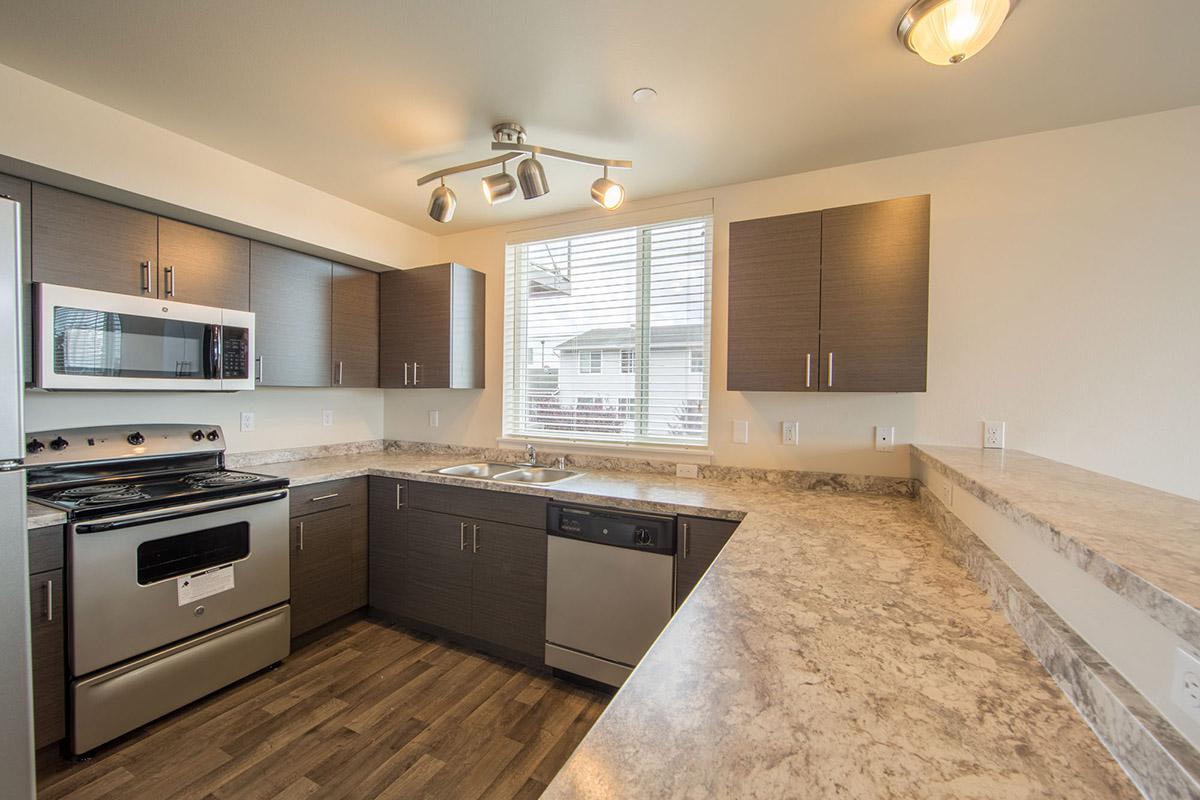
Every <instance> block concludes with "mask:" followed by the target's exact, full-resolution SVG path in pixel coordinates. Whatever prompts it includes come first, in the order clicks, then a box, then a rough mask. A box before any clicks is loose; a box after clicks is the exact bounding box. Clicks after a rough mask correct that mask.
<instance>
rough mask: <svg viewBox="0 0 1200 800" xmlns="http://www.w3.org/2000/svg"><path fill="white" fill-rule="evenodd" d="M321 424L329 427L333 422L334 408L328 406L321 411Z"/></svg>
mask: <svg viewBox="0 0 1200 800" xmlns="http://www.w3.org/2000/svg"><path fill="white" fill-rule="evenodd" d="M321 424H322V425H324V426H325V427H327V428H328V427H329V426H330V425H332V424H333V409H329V408H327V409H325V410H324V411H322V412H321Z"/></svg>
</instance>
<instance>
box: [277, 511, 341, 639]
mask: <svg viewBox="0 0 1200 800" xmlns="http://www.w3.org/2000/svg"><path fill="white" fill-rule="evenodd" d="M291 524H292V557H291V579H292V636H299V635H300V634H302V633H306V632H308V631H310V630H312V629H313V628H316V627H318V626H321V625H324V624H325V623H326V622H332V621H333V620H335V619H337V618H338V617H340V616H342V615H343V614H348V613H349V612H351V611H353V610H354V608H355V605H354V589H353V571H354V569H353V557H352V545H351V542H350V541H349V539H350V537H351V532H352V530H353V526H354V512H353V509H352V508H351V507H350V506H343V507H342V508H331V509H330V510H328V511H321V512H318V513H316V514H308V515H306V516H303V517H295V518H294V519H292V521H291Z"/></svg>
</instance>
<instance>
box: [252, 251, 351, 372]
mask: <svg viewBox="0 0 1200 800" xmlns="http://www.w3.org/2000/svg"><path fill="white" fill-rule="evenodd" d="M330 278H331V267H330V264H329V262H328V261H325V260H323V259H320V258H314V257H313V256H308V255H304V254H303V253H297V252H295V251H293V250H285V249H284V248H282V247H275V246H274V245H270V244H263V243H262V242H251V243H250V310H251V311H253V312H254V313H255V315H256V316H255V321H254V334H255V340H256V341H255V348H256V350H257V351H258V356H257V358H258V365H257V369H258V372H257V374H258V378H259V383H261V384H262V385H263V386H330V385H331V383H332V382H331V380H330V374H329V373H330V368H329V365H330V362H331V353H330V336H331V331H330V323H331V319H330V317H331V308H330V306H331V290H330Z"/></svg>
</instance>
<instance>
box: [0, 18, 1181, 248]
mask: <svg viewBox="0 0 1200 800" xmlns="http://www.w3.org/2000/svg"><path fill="white" fill-rule="evenodd" d="M904 9H905V2H904V0H762V1H761V2H743V3H738V2H714V1H713V0H691V1H690V2H683V1H682V0H641V1H640V2H636V1H634V0H605V2H595V1H594V0H593V1H591V2H589V1H588V0H558V1H557V2H530V1H529V0H510V1H509V2H503V3H501V2H484V1H482V0H477V1H476V2H470V1H469V0H443V2H427V1H424V0H422V2H411V1H410V2H404V1H403V0H377V1H372V0H343V1H342V2H328V0H195V1H194V2H163V0H88V2H79V0H38V1H37V2H32V1H31V0H22V1H18V0H0V19H2V20H3V23H2V24H0V62H3V63H6V64H8V65H10V66H12V67H14V68H16V69H19V70H22V71H24V72H27V73H30V74H32V75H35V76H37V77H39V78H42V79H44V80H47V81H50V82H52V83H55V84H57V85H59V86H62V87H65V88H67V89H70V90H72V91H75V92H78V93H79V94H82V95H85V96H87V97H90V98H92V99H94V100H97V101H99V102H102V103H105V104H107V105H110V106H113V107H115V108H118V109H121V110H123V111H125V112H128V113H130V114H133V115H134V116H137V117H140V118H142V119H145V120H147V121H149V122H152V123H155V124H157V125H160V126H162V127H165V128H168V129H170V130H173V131H176V132H178V133H181V134H183V135H185V136H189V137H191V138H194V139H197V140H199V141H201V142H204V143H206V144H208V145H211V146H213V147H216V148H218V149H220V150H223V151H226V152H228V153H232V154H234V155H237V156H240V157H242V158H244V159H246V160H248V161H251V162H254V163H256V164H259V165H262V166H264V167H267V168H269V169H272V170H275V171H277V172H280V173H282V174H284V175H288V176H290V177H292V178H295V179H297V180H299V181H302V182H304V183H306V184H309V185H311V186H314V187H317V188H319V189H323V190H325V191H327V192H330V193H332V194H335V195H338V196H340V197H343V198H345V199H347V200H350V201H353V202H355V203H358V204H360V205H363V206H366V207H368V208H372V209H375V210H377V211H380V212H382V213H384V214H387V215H389V216H392V217H395V218H397V219H400V220H403V221H405V222H408V223H411V224H414V225H418V226H420V227H422V228H425V229H426V230H430V231H434V232H437V233H447V232H451V231H456V230H466V229H468V228H472V227H478V226H482V225H488V224H494V223H497V222H507V221H511V220H515V219H520V218H526V217H533V216H541V215H544V214H548V213H554V212H558V211H565V210H569V209H574V208H580V207H584V206H586V205H587V204H588V202H589V201H588V195H587V189H588V184H589V183H590V182H591V180H593V179H594V177H597V176H598V170H595V169H592V168H586V167H582V166H576V165H571V164H566V163H564V162H557V161H553V162H552V161H547V162H546V168H547V172H548V175H549V180H550V185H551V192H550V194H549V195H547V196H545V197H542V198H539V199H537V200H531V201H523V200H521V199H520V198H518V199H516V200H513V201H511V202H510V203H508V204H506V205H503V206H498V207H496V208H491V209H489V208H488V207H487V206H486V204H485V203H484V201H483V199H482V197H481V195H480V193H479V190H478V188H477V186H478V178H479V177H481V176H482V174H483V173H473V174H470V175H467V176H462V177H459V178H456V179H452V180H451V181H450V184H451V185H452V186H453V188H454V189H455V191H456V192H457V194H458V197H459V208H458V214H457V216H456V217H455V219H454V222H453V223H451V224H450V225H438V224H437V223H434V222H432V221H431V220H429V219H428V218H427V217H426V216H425V207H426V204H427V202H428V197H429V192H428V188H429V187H425V188H421V189H418V188H417V187H416V186H415V179H416V178H417V177H418V176H420V175H422V174H424V173H426V172H430V171H433V170H434V169H437V168H440V167H443V166H448V165H450V164H452V163H455V162H457V161H469V160H475V159H478V158H484V157H486V156H488V155H489V154H490V151H489V149H488V148H489V144H490V136H491V130H490V129H491V126H492V125H493V124H494V123H497V122H501V121H505V120H510V119H512V120H516V121H518V122H520V123H521V124H523V125H524V126H525V127H526V129H528V130H529V132H530V142H531V143H536V144H543V145H546V146H549V147H556V148H560V149H566V150H575V151H581V152H585V153H590V154H594V155H598V156H602V157H608V158H631V159H633V160H634V164H635V169H634V170H633V171H632V172H628V173H615V174H614V177H616V178H618V179H619V180H622V181H623V182H624V183H625V184H626V186H627V187H628V191H629V196H630V197H649V196H653V195H661V194H666V193H671V192H677V191H684V190H689V189H697V188H702V187H706V186H716V185H721V184H726V183H734V182H738V181H744V180H752V179H756V178H764V177H770V176H775V175H784V174H789V173H793V172H801V171H805V170H811V169H818V168H822V167H828V166H833V165H837V164H845V163H852V162H857V161H865V160H869V159H874V158H882V157H886V156H892V155H898V154H902V153H909V152H916V151H920V150H928V149H932V148H937V147H944V146H949V145H954V144H961V143H965V142H971V141H980V140H985V139H993V138H997V137H1002V136H1009V135H1014V134H1019V133H1026V132H1031V131H1037V130H1046V129H1051V128H1059V127H1065V126H1069V125H1077V124H1081V123H1086V122H1093V121H1098V120H1104V119H1112V118H1116V117H1122V116H1129V115H1133V114H1140V113H1146V112H1151V111H1158V110H1163V109H1168V108H1175V107H1180V106H1186V105H1194V104H1198V103H1200V59H1198V58H1197V56H1196V53H1197V46H1198V42H1200V2H1197V0H1154V2H1153V3H1146V4H1141V5H1140V8H1139V4H1130V3H1129V2H1128V0H1125V1H1124V2H1117V0H1024V2H1022V3H1020V5H1018V6H1017V8H1016V10H1015V11H1014V12H1013V14H1012V16H1011V17H1010V19H1009V20H1008V22H1007V24H1006V25H1005V26H1004V28H1003V29H1002V30H1001V31H1000V34H999V35H998V36H997V38H996V39H995V40H994V41H993V42H992V44H991V45H990V46H989V47H988V48H987V49H986V50H984V51H983V52H982V53H981V54H980V55H978V56H977V57H975V58H974V59H972V60H970V61H968V62H966V63H964V64H962V65H959V66H957V67H934V66H930V65H928V64H925V63H924V62H923V61H921V60H920V59H918V58H917V57H915V56H913V55H911V54H909V53H908V52H907V51H905V50H904V49H903V47H901V45H900V44H899V43H898V42H897V41H896V39H895V36H894V29H895V26H896V22H897V20H898V18H899V16H900V14H901V13H903V11H904ZM644 85H648V86H653V87H654V88H656V89H657V90H658V92H659V96H658V99H657V100H656V101H655V102H654V103H652V104H648V105H635V104H634V103H633V102H632V101H631V99H630V93H631V92H632V91H633V90H634V89H635V88H637V87H639V86H644Z"/></svg>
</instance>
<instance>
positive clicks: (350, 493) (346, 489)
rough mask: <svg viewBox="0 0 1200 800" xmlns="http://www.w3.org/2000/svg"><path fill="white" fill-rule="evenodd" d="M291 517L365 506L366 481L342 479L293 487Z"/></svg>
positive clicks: (364, 479)
mask: <svg viewBox="0 0 1200 800" xmlns="http://www.w3.org/2000/svg"><path fill="white" fill-rule="evenodd" d="M291 493H292V508H291V515H292V516H293V517H301V516H304V515H305V514H315V513H317V512H318V511H327V510H329V509H331V508H341V507H342V506H352V505H366V503H367V479H366V478H365V477H363V478H344V479H343V480H340V481H325V482H323V483H310V484H308V485H306V486H293V487H292V488H291Z"/></svg>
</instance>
